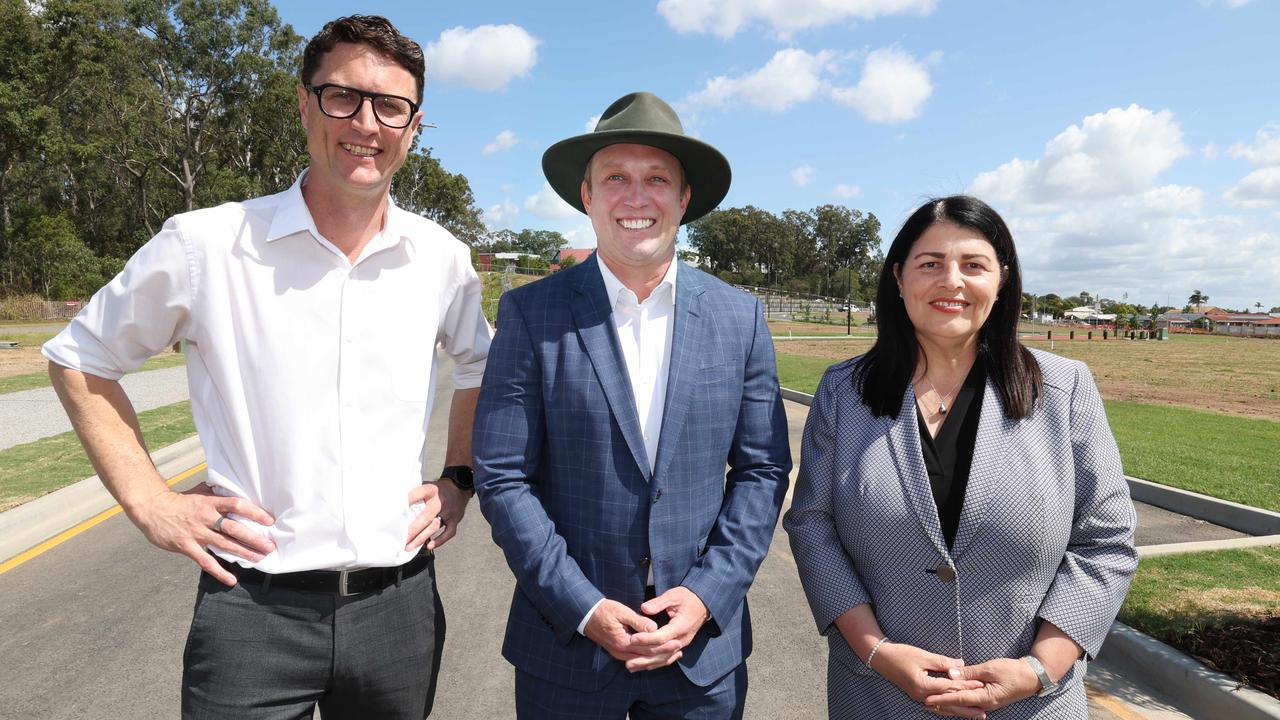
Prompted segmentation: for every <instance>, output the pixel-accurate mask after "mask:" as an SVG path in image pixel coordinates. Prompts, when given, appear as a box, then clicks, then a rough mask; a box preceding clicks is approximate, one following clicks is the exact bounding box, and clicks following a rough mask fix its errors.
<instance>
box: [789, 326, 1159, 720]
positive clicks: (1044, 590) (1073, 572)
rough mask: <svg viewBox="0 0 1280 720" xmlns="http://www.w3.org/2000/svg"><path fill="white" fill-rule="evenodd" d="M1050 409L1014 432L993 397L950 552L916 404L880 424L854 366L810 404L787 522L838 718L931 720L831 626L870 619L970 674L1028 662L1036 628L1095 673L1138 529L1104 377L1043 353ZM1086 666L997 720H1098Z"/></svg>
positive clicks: (1016, 423)
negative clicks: (852, 616)
mask: <svg viewBox="0 0 1280 720" xmlns="http://www.w3.org/2000/svg"><path fill="white" fill-rule="evenodd" d="M1032 352H1033V353H1034V354H1035V357H1036V360H1037V361H1039V363H1040V368H1041V371H1042V373H1043V376H1044V394H1043V396H1042V397H1041V398H1040V400H1039V402H1038V403H1037V405H1036V408H1035V410H1034V411H1033V412H1032V414H1031V415H1030V417H1027V418H1024V419H1022V420H1010V419H1008V418H1007V417H1005V414H1004V410H1003V407H1002V406H1001V403H1000V396H999V394H998V393H997V391H996V389H995V387H994V386H992V384H991V383H990V381H988V383H987V388H986V392H985V393H984V394H983V402H982V414H981V418H980V420H979V423H978V435H977V441H976V443H975V447H974V457H973V464H972V467H971V469H970V473H969V484H968V487H967V489H966V492H965V499H964V506H963V509H962V511H961V515H960V526H959V529H958V530H957V533H956V539H955V543H954V548H953V549H952V550H950V551H948V550H947V545H946V541H945V540H944V539H943V536H942V529H941V525H940V524H939V521H938V512H937V509H936V508H935V507H934V503H933V495H932V492H931V490H930V486H929V477H928V474H927V472H926V470H925V465H924V459H923V455H922V452H921V448H920V431H919V426H918V425H917V421H916V413H915V395H914V393H913V391H912V390H911V388H910V387H908V388H907V391H906V393H905V396H904V397H903V398H902V407H901V409H900V410H899V412H898V416H897V417H896V418H887V417H881V418H877V417H874V416H873V415H872V414H871V410H870V408H868V407H867V406H866V405H865V404H863V402H862V398H861V395H860V394H859V393H858V392H857V391H856V389H855V387H854V384H853V368H854V365H855V363H856V362H857V361H858V358H854V359H852V360H847V361H845V362H843V363H840V364H838V365H834V366H832V367H831V368H829V369H828V370H827V373H826V375H825V376H824V377H823V378H822V382H821V384H820V385H819V387H818V391H817V394H816V395H815V396H814V399H813V407H812V408H811V410H810V412H809V418H808V421H807V422H806V424H805V430H804V441H803V445H802V446H801V462H800V472H799V477H798V479H797V481H796V488H795V497H794V500H793V502H792V505H791V510H790V511H789V512H788V513H787V515H786V517H785V518H784V520H783V524H784V526H785V527H786V529H787V532H788V533H789V535H790V539H791V548H792V552H793V553H794V554H795V558H796V564H797V565H798V566H799V570H800V580H801V583H802V584H803V586H804V590H805V594H806V595H807V597H808V600H809V605H810V608H811V609H812V611H813V615H814V619H815V620H816V621H817V625H818V631H819V632H820V633H822V634H823V635H826V636H827V638H828V648H829V655H828V670H827V696H828V708H829V712H830V716H831V717H833V718H895V719H897V718H915V717H919V718H933V717H936V716H934V715H933V714H932V713H929V712H928V711H926V710H925V709H924V708H923V707H921V706H920V704H919V703H917V702H915V701H913V700H912V699H911V698H909V697H907V696H906V695H905V694H904V693H903V692H902V691H900V690H899V689H898V688H897V687H896V686H894V685H893V684H891V683H890V682H889V681H887V680H885V679H883V678H881V677H880V676H879V675H878V674H876V673H875V672H874V671H872V670H871V669H869V668H867V667H866V666H865V665H863V663H862V661H860V660H859V659H858V657H857V655H855V654H854V652H853V651H852V649H851V648H850V647H849V645H848V644H847V643H846V642H845V641H844V638H843V637H842V636H841V635H840V632H839V631H838V630H837V629H836V626H835V625H834V621H835V619H836V618H837V617H839V616H840V615H841V614H843V613H844V612H845V611H846V610H848V609H850V608H852V607H854V606H855V605H859V604H861V603H871V606H872V608H873V609H874V611H875V615H876V618H877V620H878V621H879V623H880V627H881V629H882V630H883V631H884V632H885V634H886V635H887V636H888V637H889V638H890V640H893V641H897V642H904V643H909V644H912V645H916V646H919V647H922V648H924V649H927V650H930V651H933V652H936V653H941V654H943V655H947V656H950V657H958V658H962V659H963V660H964V661H965V662H966V663H970V664H973V663H980V662H984V661H986V660H990V659H992V658H998V657H1013V658H1016V657H1021V656H1022V655H1025V654H1026V653H1027V651H1028V650H1029V649H1030V647H1031V643H1032V641H1033V640H1034V639H1035V635H1036V630H1037V626H1038V622H1039V619H1040V618H1043V619H1044V620H1048V621H1049V622H1052V623H1053V624H1054V625H1056V626H1057V627H1059V628H1061V629H1062V631H1063V632H1065V633H1067V635H1069V636H1070V637H1071V638H1072V639H1074V640H1075V641H1076V642H1077V643H1079V644H1080V646H1081V647H1083V648H1084V649H1085V652H1086V653H1087V655H1088V657H1092V656H1094V655H1095V654H1096V653H1097V652H1098V649H1099V648H1100V647H1101V646H1102V641H1103V639H1104V638H1105V637H1106V634H1107V631H1108V629H1109V628H1110V626H1111V622H1112V621H1113V620H1114V619H1115V616H1116V613H1117V612H1118V611H1119V609H1120V604H1121V602H1122V601H1123V600H1124V596H1125V593H1126V592H1127V590H1128V587H1129V581H1130V579H1131V578H1132V576H1133V572H1134V570H1135V569H1136V568H1137V553H1136V551H1135V550H1134V547H1133V529H1134V523H1135V519H1136V516H1135V513H1134V509H1133V502H1132V501H1131V500H1130V499H1129V491H1128V486H1127V484H1126V483H1125V480H1124V475H1123V473H1122V472H1121V468H1120V455H1119V452H1118V450H1117V449H1116V443H1115V440H1114V438H1113V437H1112V435H1111V429H1110V427H1109V426H1108V425H1107V419H1106V415H1105V413H1104V411H1103V407H1102V401H1101V398H1100V397H1099V395H1098V390H1097V386H1096V385H1095V384H1094V381H1093V376H1092V375H1091V374H1090V373H1089V369H1088V368H1087V367H1085V365H1084V364H1083V363H1080V362H1076V361H1074V360H1067V359H1065V358H1061V357H1058V356H1056V355H1051V354H1049V353H1045V352H1038V351H1032ZM1084 670H1085V662H1084V660H1081V661H1079V662H1077V663H1076V664H1075V666H1074V667H1073V668H1072V669H1071V671H1070V672H1068V673H1067V675H1066V676H1065V677H1063V679H1062V683H1061V687H1060V688H1059V690H1058V691H1057V692H1055V693H1053V694H1051V695H1049V696H1047V697H1043V698H1041V697H1035V696H1033V697H1030V698H1027V699H1025V700H1022V701H1020V702H1018V703H1015V704H1013V705H1011V706H1009V707H1008V708H1004V709H1001V710H998V711H996V712H995V713H992V715H993V716H994V717H996V718H1007V719H1009V720H1013V719H1015V718H1086V717H1087V710H1086V705H1085V695H1084V688H1083V685H1082V682H1083V678H1084Z"/></svg>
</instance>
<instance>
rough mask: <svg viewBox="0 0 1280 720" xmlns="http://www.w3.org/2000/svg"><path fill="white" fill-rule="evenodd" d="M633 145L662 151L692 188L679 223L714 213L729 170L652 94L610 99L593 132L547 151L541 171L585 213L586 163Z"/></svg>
mask: <svg viewBox="0 0 1280 720" xmlns="http://www.w3.org/2000/svg"><path fill="white" fill-rule="evenodd" d="M618 143H634V144H636V145H650V146H652V147H656V148H660V149H662V150H666V151H667V152H669V153H671V154H672V155H674V156H676V159H677V160H679V161H680V165H681V166H683V167H684V176H685V181H686V182H688V183H689V187H690V188H691V189H692V195H691V197H690V198H689V207H688V208H686V209H685V212H684V217H683V218H682V219H681V223H682V224H683V223H688V222H693V221H694V220H697V219H698V218H700V217H702V216H703V215H706V214H707V213H709V212H711V211H712V210H714V209H715V207H716V206H717V205H719V204H720V201H721V200H723V199H724V196H725V195H726V194H727V193H728V192H729V183H730V182H731V180H732V172H731V171H730V170H729V161H728V160H726V159H725V157H724V155H722V154H720V151H719V150H716V149H715V148H713V147H711V146H710V145H708V144H707V143H704V142H702V141H701V140H695V139H694V138H691V137H689V136H688V135H685V134H684V126H682V125H681V124H680V118H679V117H677V116H676V111H675V110H672V109H671V106H670V105H668V104H667V103H665V102H664V101H663V100H662V98H660V97H658V96H657V95H654V94H653V93H647V92H638V93H631V94H630V95H624V96H622V97H620V98H618V99H617V100H615V101H614V103H613V104H612V105H610V106H609V108H608V109H607V110H605V111H604V114H603V115H601V116H600V121H599V122H597V123H596V129H595V130H594V131H592V132H589V133H587V134H585V135H578V136H576V137H571V138H569V139H567V140H561V141H560V142H558V143H556V144H555V145H552V146H551V147H549V148H547V151H546V152H545V153H543V155H542V172H543V174H545V175H546V176H547V182H549V183H551V187H552V188H554V189H555V191H556V194H557V195H559V196H560V197H562V198H564V201H565V202H567V203H569V204H570V205H572V206H574V207H576V208H578V210H579V211H581V212H584V213H585V212H586V208H584V207H583V206H582V177H583V174H584V173H586V170H587V162H588V161H589V160H590V159H591V156H592V155H594V154H596V151H598V150H600V149H601V148H603V147H605V146H608V145H617V144H618Z"/></svg>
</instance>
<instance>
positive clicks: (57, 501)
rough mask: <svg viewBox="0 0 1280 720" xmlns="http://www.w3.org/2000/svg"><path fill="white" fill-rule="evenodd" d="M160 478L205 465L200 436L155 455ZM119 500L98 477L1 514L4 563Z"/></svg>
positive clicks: (1, 557) (0, 558) (0, 550)
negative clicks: (203, 463) (112, 495)
mask: <svg viewBox="0 0 1280 720" xmlns="http://www.w3.org/2000/svg"><path fill="white" fill-rule="evenodd" d="M151 461H152V462H153V463H155V466H156V469H157V470H159V471H160V475H161V476H162V477H165V478H170V477H173V476H174V475H177V474H178V473H181V472H183V471H184V470H189V469H190V468H193V467H195V466H196V465H199V464H200V463H202V462H204V448H203V447H202V446H201V445H200V439H199V438H198V437H194V436H193V437H190V438H187V439H186V440H181V441H179V442H176V443H174V444H172V445H169V446H167V447H163V448H160V449H159V450H156V451H155V452H153V453H151ZM115 504H116V501H115V498H113V497H111V493H109V492H107V489H106V488H105V487H103V486H102V482H101V481H100V480H98V476H97V475H94V476H93V477H90V478H86V479H84V480H81V481H80V482H77V483H75V484H72V485H68V486H67V487H64V488H61V489H59V490H55V491H53V492H51V493H49V494H48V495H44V496H42V497H38V498H36V499H35V500H32V501H31V502H28V503H24V504H22V505H19V506H18V507H16V508H13V509H11V510H7V511H5V512H3V513H0V562H4V561H6V560H9V559H10V558H13V557H15V556H17V555H18V554H20V553H23V552H25V551H27V550H29V549H31V548H33V547H35V546H36V545H39V544H40V543H42V542H44V541H45V540H48V539H49V538H51V537H53V536H55V535H57V534H58V533H61V532H63V531H65V530H68V529H70V528H72V527H75V526H76V525H78V524H80V523H82V522H84V521H85V520H88V519H89V518H92V517H93V516H95V515H97V514H98V513H101V512H103V511H104V510H107V509H110V508H111V507H113V506H115Z"/></svg>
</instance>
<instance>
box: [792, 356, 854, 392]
mask: <svg viewBox="0 0 1280 720" xmlns="http://www.w3.org/2000/svg"><path fill="white" fill-rule="evenodd" d="M837 362H839V361H837V360H828V359H826V358H815V357H809V356H807V355H789V354H787V353H778V381H779V382H780V383H781V384H782V387H784V388H791V389H792V390H799V391H800V392H804V393H809V394H810V395H812V394H813V393H814V391H815V390H817V389H818V381H819V380H821V379H822V373H824V372H826V370H827V368H829V367H831V366H832V365H834V364H836V363H837Z"/></svg>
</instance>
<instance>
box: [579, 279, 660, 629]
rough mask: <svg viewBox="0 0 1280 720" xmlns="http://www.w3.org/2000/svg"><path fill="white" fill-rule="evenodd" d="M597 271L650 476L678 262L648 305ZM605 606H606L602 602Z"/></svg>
mask: <svg viewBox="0 0 1280 720" xmlns="http://www.w3.org/2000/svg"><path fill="white" fill-rule="evenodd" d="M596 265H597V266H598V267H599V268H600V275H601V276H602V277H603V278H604V291H605V296H606V297H608V298H609V302H610V303H611V304H612V305H613V327H614V330H616V331H617V333H618V344H619V345H620V346H621V348H622V359H623V360H624V361H625V362H626V364H627V378H628V379H629V380H630V381H631V397H632V398H634V399H635V402H636V416H637V418H638V419H639V420H640V431H641V432H642V433H643V435H644V450H645V455H647V456H648V460H649V471H650V472H652V471H653V467H654V460H655V459H656V458H657V456H658V440H659V437H660V436H661V434H662V411H663V409H664V408H665V407H666V402H667V376H668V375H669V373H670V369H671V335H672V332H673V331H674V329H675V326H674V322H673V321H674V318H675V312H676V266H677V265H679V263H677V262H676V260H675V258H672V259H671V264H670V265H668V266H667V272H666V274H665V275H663V276H662V280H661V281H660V282H659V283H658V286H657V287H655V288H654V289H653V291H652V292H650V293H649V297H647V298H645V300H644V302H639V299H638V298H637V297H636V294H635V293H634V292H633V291H632V290H631V289H630V288H628V287H627V286H626V285H623V284H622V281H621V280H619V279H618V278H617V276H616V275H614V274H613V273H612V272H611V271H610V270H609V267H608V266H607V265H605V262H604V259H603V258H601V257H599V256H598V255H597V256H596ZM647 582H648V584H650V585H652V584H653V568H652V567H651V568H649V578H648V580H647ZM600 602H604V601H603V600H601V601H600ZM600 602H597V603H596V604H595V605H593V606H592V607H591V610H589V611H588V612H587V615H586V617H584V618H582V622H580V623H578V632H579V633H582V632H583V631H584V630H586V627H587V621H588V620H590V619H591V616H592V615H593V614H594V613H595V611H596V608H598V607H600Z"/></svg>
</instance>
